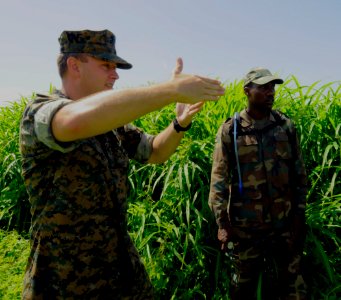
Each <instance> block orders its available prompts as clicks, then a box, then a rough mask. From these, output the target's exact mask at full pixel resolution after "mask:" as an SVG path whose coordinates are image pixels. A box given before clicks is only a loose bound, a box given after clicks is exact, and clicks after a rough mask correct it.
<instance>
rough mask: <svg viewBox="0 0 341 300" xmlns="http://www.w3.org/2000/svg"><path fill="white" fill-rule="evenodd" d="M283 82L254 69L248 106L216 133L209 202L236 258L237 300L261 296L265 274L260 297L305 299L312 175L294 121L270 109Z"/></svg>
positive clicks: (224, 240)
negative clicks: (308, 193)
mask: <svg viewBox="0 0 341 300" xmlns="http://www.w3.org/2000/svg"><path fill="white" fill-rule="evenodd" d="M282 83H283V80H282V79H280V78H278V77H276V76H273V75H272V74H271V73H270V71H269V70H267V69H264V68H254V69H251V70H250V72H249V73H247V75H246V77H245V79H244V92H245V94H246V96H247V97H248V107H247V108H246V109H244V110H243V111H241V112H240V114H239V117H238V116H237V115H236V116H235V117H234V118H230V119H228V120H227V121H226V122H225V123H224V124H223V125H222V126H221V127H220V129H219V131H218V134H217V138H216V143H215V150H214V154H213V166H212V174H211V187H210V195H209V206H210V208H211V210H212V211H213V213H214V215H215V218H216V222H217V224H218V240H219V241H220V243H221V249H222V250H224V251H228V252H230V255H231V257H232V262H233V263H232V270H233V271H232V274H231V297H232V299H240V300H244V299H248V300H250V299H255V297H256V290H257V287H258V282H259V278H260V274H262V277H261V278H262V293H263V294H262V299H306V296H305V294H306V292H305V283H304V281H303V277H302V274H301V270H300V259H301V255H302V250H303V249H302V247H303V242H304V239H305V232H304V231H305V230H304V228H305V198H306V190H307V189H306V185H307V179H306V172H305V168H304V163H303V160H302V156H301V152H300V147H299V141H298V138H297V134H296V129H295V127H294V125H293V123H292V121H291V120H290V119H288V118H287V117H286V116H285V115H283V114H282V113H280V112H278V111H274V110H272V105H273V102H274V95H275V84H282ZM235 126H236V127H235ZM234 129H235V130H234ZM234 136H236V138H235V137H234ZM236 153H237V156H236ZM232 249H233V250H232ZM258 290H259V289H258Z"/></svg>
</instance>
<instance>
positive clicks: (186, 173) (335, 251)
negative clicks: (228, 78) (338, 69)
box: [0, 77, 341, 300]
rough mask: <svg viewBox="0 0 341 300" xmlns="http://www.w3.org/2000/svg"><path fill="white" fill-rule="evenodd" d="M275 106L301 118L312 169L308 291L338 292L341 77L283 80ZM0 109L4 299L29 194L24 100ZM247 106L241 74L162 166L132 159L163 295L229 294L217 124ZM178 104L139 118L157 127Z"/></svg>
mask: <svg viewBox="0 0 341 300" xmlns="http://www.w3.org/2000/svg"><path fill="white" fill-rule="evenodd" d="M276 98H277V99H276V102H275V107H276V108H277V109H279V110H281V111H283V112H284V113H286V114H287V115H288V116H290V117H291V118H292V119H293V120H294V121H295V123H296V125H297V128H298V131H299V134H300V140H301V146H302V151H303V156H304V159H305V163H306V167H307V172H308V175H309V193H308V199H307V201H308V205H307V210H306V216H307V225H308V235H307V239H306V241H305V251H304V263H305V267H306V274H305V275H306V280H307V283H308V284H309V287H310V292H311V299H335V300H336V299H341V275H340V274H341V273H340V272H341V234H340V233H341V180H340V169H341V166H340V157H341V141H340V127H341V122H340V117H341V83H340V82H337V83H329V84H325V85H321V84H319V83H315V84H312V85H310V86H301V85H300V83H299V81H298V80H297V79H296V78H295V77H291V78H288V79H287V81H286V82H285V84H283V85H281V86H278V89H277V94H276ZM27 101H28V99H25V98H22V99H21V102H15V103H14V102H13V103H12V104H11V105H9V106H7V107H4V108H0V126H1V131H0V162H1V166H0V191H1V195H0V226H1V231H0V271H1V272H0V298H1V299H16V298H18V299H20V296H19V295H20V290H21V280H22V276H23V273H24V265H25V262H26V258H27V255H28V247H29V246H28V240H27V232H28V230H29V225H30V214H29V202H28V199H27V195H26V192H25V188H24V186H23V181H22V178H21V175H20V171H21V166H20V154H19V151H18V129H19V120H20V116H21V113H22V111H23V108H24V105H25V103H26V102H27ZM245 105H246V97H245V96H244V94H243V88H242V82H239V81H235V82H232V83H227V84H226V93H225V96H224V97H222V98H221V100H220V101H219V102H217V103H207V104H205V106H204V108H203V110H202V111H201V112H200V113H199V114H198V115H197V116H196V118H195V121H194V122H193V126H192V128H191V130H190V131H189V132H188V133H186V135H185V137H184V139H183V141H182V143H181V145H180V146H179V147H178V149H177V151H176V153H175V154H174V155H173V156H172V157H171V158H170V159H169V160H168V161H167V162H165V163H164V164H162V165H140V164H138V163H135V162H132V164H131V170H130V175H129V180H130V184H131V191H130V196H129V202H130V205H129V209H128V217H129V230H130V233H131V236H132V238H133V239H134V241H135V244H136V246H137V248H138V250H139V251H140V254H141V256H142V258H143V261H144V263H145V265H146V268H147V270H148V272H149V275H150V277H151V279H152V281H153V284H154V286H155V291H156V295H157V298H158V299H228V298H227V297H226V296H225V295H226V293H227V291H228V289H229V278H228V272H227V270H228V268H229V267H230V266H229V261H228V259H227V258H226V257H225V256H224V255H221V253H220V252H219V251H218V244H217V241H216V226H215V221H214V219H213V216H212V214H211V212H210V210H209V208H208V205H207V199H208V191H209V180H210V171H211V163H212V158H211V155H212V151H213V146H214V139H215V135H216V132H217V130H218V127H219V126H220V124H221V123H222V122H223V121H224V120H225V119H226V118H227V117H229V116H231V115H233V113H234V112H235V111H239V110H241V109H242V108H244V107H245ZM173 118H174V106H169V107H166V108H164V109H162V110H160V111H157V112H154V113H150V114H148V115H146V116H145V117H143V118H141V119H139V120H138V121H136V122H135V124H136V125H137V126H139V127H141V128H143V129H145V130H146V131H148V132H149V133H158V132H159V131H161V130H162V129H163V128H165V127H166V126H167V125H168V124H169V123H170V121H171V120H172V119H173Z"/></svg>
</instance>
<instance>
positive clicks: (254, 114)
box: [246, 107, 270, 120]
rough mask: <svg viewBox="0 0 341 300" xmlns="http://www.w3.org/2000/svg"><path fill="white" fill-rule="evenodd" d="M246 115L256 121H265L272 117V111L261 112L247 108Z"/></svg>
mask: <svg viewBox="0 0 341 300" xmlns="http://www.w3.org/2000/svg"><path fill="white" fill-rule="evenodd" d="M246 113H247V114H248V115H249V116H250V117H251V118H252V119H254V120H264V119H268V118H269V117H270V110H266V111H264V110H263V111H259V110H256V109H251V108H250V107H248V108H246Z"/></svg>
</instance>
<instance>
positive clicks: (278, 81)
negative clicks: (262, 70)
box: [251, 76, 284, 85]
mask: <svg viewBox="0 0 341 300" xmlns="http://www.w3.org/2000/svg"><path fill="white" fill-rule="evenodd" d="M251 82H253V83H256V84H259V85H263V84H267V83H269V82H274V83H275V84H282V83H283V82H284V81H283V79H281V78H279V77H276V76H265V77H262V78H259V79H255V80H252V81H251Z"/></svg>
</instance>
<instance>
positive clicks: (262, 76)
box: [244, 67, 283, 86]
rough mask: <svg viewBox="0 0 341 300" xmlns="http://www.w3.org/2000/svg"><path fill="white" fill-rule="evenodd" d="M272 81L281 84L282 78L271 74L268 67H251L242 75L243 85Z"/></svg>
mask: <svg viewBox="0 0 341 300" xmlns="http://www.w3.org/2000/svg"><path fill="white" fill-rule="evenodd" d="M271 81H274V83H277V84H282V83H283V79H281V78H279V77H277V76H273V75H272V74H271V72H270V71H269V70H268V69H265V68H260V67H258V68H252V69H251V70H250V71H249V72H248V73H247V74H246V75H245V77H244V86H246V85H248V84H249V83H251V82H252V83H256V84H259V85H263V84H267V83H268V82H271Z"/></svg>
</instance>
